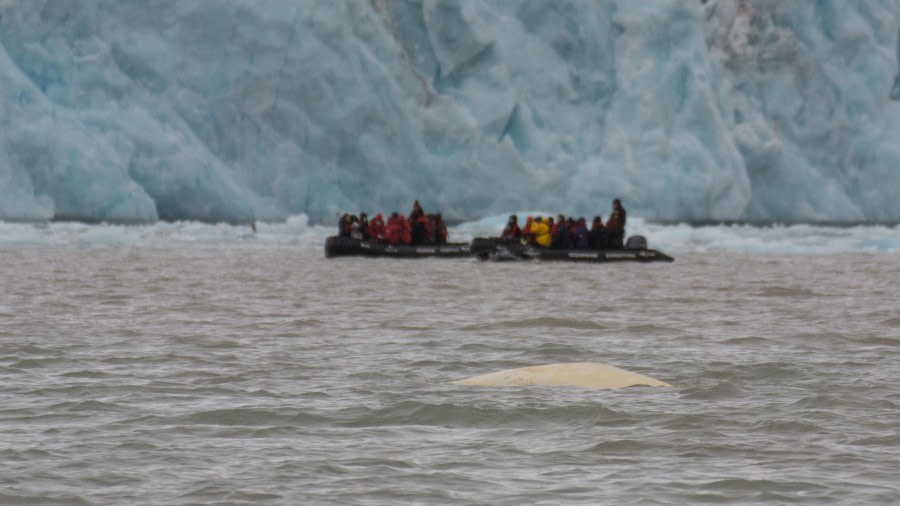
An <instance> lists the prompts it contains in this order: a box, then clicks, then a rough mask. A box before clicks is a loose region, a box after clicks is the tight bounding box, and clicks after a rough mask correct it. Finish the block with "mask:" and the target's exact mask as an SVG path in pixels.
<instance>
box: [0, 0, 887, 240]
mask: <svg viewBox="0 0 900 506" xmlns="http://www.w3.org/2000/svg"><path fill="white" fill-rule="evenodd" d="M898 31H900V2H896V1H878V0H859V1H854V2H847V1H844V0H796V1H791V2H773V1H771V0H707V1H688V0H658V1H654V2H635V1H632V0H608V1H603V2H578V1H558V0H530V1H529V0H526V1H520V2H495V1H490V0H464V1H457V0H417V1H412V0H411V1H405V2H399V1H394V2H389V1H386V0H347V1H342V2H333V1H331V0H311V1H303V2H297V1H295V0H270V1H267V2H254V1H251V0H196V1H191V2H167V1H161V0H148V1H144V2H110V1H102V0H93V1H92V0H81V1H78V2H62V1H60V2H25V1H9V2H2V3H0V90H2V91H0V113H2V114H0V118H2V119H0V125H2V128H0V220H7V221H10V220H25V221H43V220H47V219H54V218H55V219H73V220H82V221H92V222H100V221H107V222H117V223H146V222H154V221H156V220H158V219H164V220H184V219H190V220H202V221H226V222H238V223H246V222H249V221H251V220H253V219H257V220H262V221H283V220H284V219H285V218H287V217H288V216H290V215H296V214H301V213H305V214H306V215H308V216H309V217H310V219H311V220H312V222H313V223H322V222H326V221H330V220H333V219H334V218H335V216H337V215H338V213H340V212H343V211H347V210H372V209H393V208H395V207H396V206H397V205H398V203H401V202H403V203H406V202H412V200H413V199H414V198H419V199H421V200H422V201H423V202H428V203H429V206H430V208H432V209H440V210H441V211H443V213H444V216H445V218H447V219H448V220H451V221H462V220H467V219H472V218H474V217H478V216H483V215H484V214H489V213H498V212H502V211H503V210H506V209H516V208H545V209H552V210H557V211H559V212H564V213H566V214H575V215H585V216H592V215H594V214H596V213H597V211H598V210H599V211H600V212H605V211H606V210H607V209H606V208H607V207H608V202H609V199H610V198H612V197H613V196H619V197H622V198H623V199H624V201H625V202H626V205H627V207H628V209H629V210H630V211H631V212H632V213H635V214H637V215H641V216H644V217H646V218H648V219H650V220H654V219H662V220H668V221H695V220H750V221H755V222H773V221H777V222H798V221H805V222H816V221H819V222H825V221H827V222H857V223H860V222H873V221H879V222H896V221H898V220H900V200H898V199H896V198H895V197H896V196H895V193H896V189H897V188H900V170H898V169H897V167H900V103H898V102H897V100H898V99H900V84H898V83H900V78H898ZM511 187H515V191H508V190H509V188H511ZM396 210H399V211H402V210H403V209H396Z"/></svg>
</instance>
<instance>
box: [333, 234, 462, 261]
mask: <svg viewBox="0 0 900 506" xmlns="http://www.w3.org/2000/svg"><path fill="white" fill-rule="evenodd" d="M325 256H326V257H328V258H333V257H341V256H364V257H385V258H434V257H437V258H460V257H468V256H470V252H469V244H468V243H448V244H420V245H406V244H400V245H390V244H386V243H380V242H373V241H363V240H359V239H351V238H349V237H337V236H334V237H329V238H328V239H326V240H325Z"/></svg>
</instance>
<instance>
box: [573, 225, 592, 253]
mask: <svg viewBox="0 0 900 506" xmlns="http://www.w3.org/2000/svg"><path fill="white" fill-rule="evenodd" d="M589 245H590V237H589V236H588V228H587V222H585V220H584V218H578V220H577V221H575V224H574V225H573V226H572V246H574V247H576V248H579V249H584V248H587V247H588V246H589Z"/></svg>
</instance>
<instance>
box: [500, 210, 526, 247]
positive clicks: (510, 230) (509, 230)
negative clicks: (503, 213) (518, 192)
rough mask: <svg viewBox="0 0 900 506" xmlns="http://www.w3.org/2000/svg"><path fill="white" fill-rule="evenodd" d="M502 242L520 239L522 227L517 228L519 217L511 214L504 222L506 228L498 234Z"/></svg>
mask: <svg viewBox="0 0 900 506" xmlns="http://www.w3.org/2000/svg"><path fill="white" fill-rule="evenodd" d="M500 239H503V241H504V242H519V241H520V240H521V239H522V229H520V228H519V218H518V217H517V216H516V215H515V214H513V215H510V217H509V220H507V222H506V228H504V229H503V233H501V234H500Z"/></svg>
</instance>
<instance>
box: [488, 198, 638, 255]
mask: <svg viewBox="0 0 900 506" xmlns="http://www.w3.org/2000/svg"><path fill="white" fill-rule="evenodd" d="M626 217H627V212H626V211H625V208H624V207H622V202H621V201H620V200H619V199H614V200H613V203H612V213H611V214H610V215H609V219H608V220H606V225H604V224H603V219H602V218H601V217H600V216H595V217H594V219H593V221H592V222H591V226H590V228H589V227H588V225H587V222H586V221H585V219H584V218H572V217H569V218H566V217H565V216H563V215H562V214H560V215H558V216H557V217H556V219H555V220H554V219H553V217H552V216H549V217H546V218H545V217H543V216H535V217H534V218H532V217H531V216H529V217H528V218H526V220H525V225H524V226H523V227H521V228H520V227H519V219H518V217H517V216H516V215H512V216H510V217H509V221H507V222H506V228H504V229H503V233H502V234H501V235H500V240H502V241H506V242H522V243H525V244H531V245H534V246H539V247H543V248H553V249H622V248H623V247H624V245H623V241H624V239H625V219H626Z"/></svg>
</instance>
